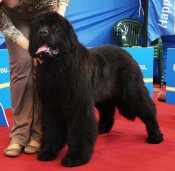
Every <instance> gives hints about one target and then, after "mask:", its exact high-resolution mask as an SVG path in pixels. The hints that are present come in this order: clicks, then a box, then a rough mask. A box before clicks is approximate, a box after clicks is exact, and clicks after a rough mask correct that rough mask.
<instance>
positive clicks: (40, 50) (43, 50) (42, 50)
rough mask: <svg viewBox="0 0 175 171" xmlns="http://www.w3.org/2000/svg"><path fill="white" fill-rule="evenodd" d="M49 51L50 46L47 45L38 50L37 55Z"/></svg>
mask: <svg viewBox="0 0 175 171" xmlns="http://www.w3.org/2000/svg"><path fill="white" fill-rule="evenodd" d="M47 49H48V46H47V45H43V46H41V47H40V48H39V49H38V50H37V52H36V54H39V53H41V52H45V51H46V50H47Z"/></svg>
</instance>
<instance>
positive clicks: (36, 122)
mask: <svg viewBox="0 0 175 171" xmlns="http://www.w3.org/2000/svg"><path fill="white" fill-rule="evenodd" d="M14 18H15V17H12V20H13V23H14V24H15V26H16V27H17V28H18V29H19V30H20V31H21V32H22V33H23V34H24V35H25V36H26V37H27V38H28V34H29V23H28V22H27V21H24V20H20V19H15V20H14ZM6 43H7V47H8V50H9V56H10V78H11V101H12V110H13V118H14V124H13V126H12V129H11V132H10V138H11V143H18V144H20V145H22V146H26V144H27V143H28V141H30V140H36V141H40V137H41V124H40V115H39V101H38V99H37V96H36V93H35V91H34V90H35V89H34V79H33V78H34V77H33V68H34V67H32V63H33V62H32V58H31V57H30V55H29V53H28V52H27V51H25V50H23V49H22V48H21V47H19V46H18V45H16V44H15V43H14V42H11V41H8V40H7V41H6Z"/></svg>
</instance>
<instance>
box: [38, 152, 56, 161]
mask: <svg viewBox="0 0 175 171" xmlns="http://www.w3.org/2000/svg"><path fill="white" fill-rule="evenodd" d="M56 158H57V154H55V153H53V152H50V151H45V150H40V151H39V152H38V160H41V161H51V160H55V159H56Z"/></svg>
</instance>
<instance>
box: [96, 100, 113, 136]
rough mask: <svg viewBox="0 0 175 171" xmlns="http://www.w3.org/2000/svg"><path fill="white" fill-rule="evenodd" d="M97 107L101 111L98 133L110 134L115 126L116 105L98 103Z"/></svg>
mask: <svg viewBox="0 0 175 171" xmlns="http://www.w3.org/2000/svg"><path fill="white" fill-rule="evenodd" d="M95 107H96V108H97V109H98V111H99V121H98V133H99V134H103V133H107V132H109V131H110V130H111V128H112V126H113V124H114V114H115V103H114V102H112V101H108V102H104V103H97V104H96V105H95Z"/></svg>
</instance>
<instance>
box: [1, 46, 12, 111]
mask: <svg viewBox="0 0 175 171" xmlns="http://www.w3.org/2000/svg"><path fill="white" fill-rule="evenodd" d="M9 86H10V68H9V57H8V51H7V49H0V103H1V104H2V106H3V107H4V109H7V108H11V100H10V99H11V98H10V87H9Z"/></svg>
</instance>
